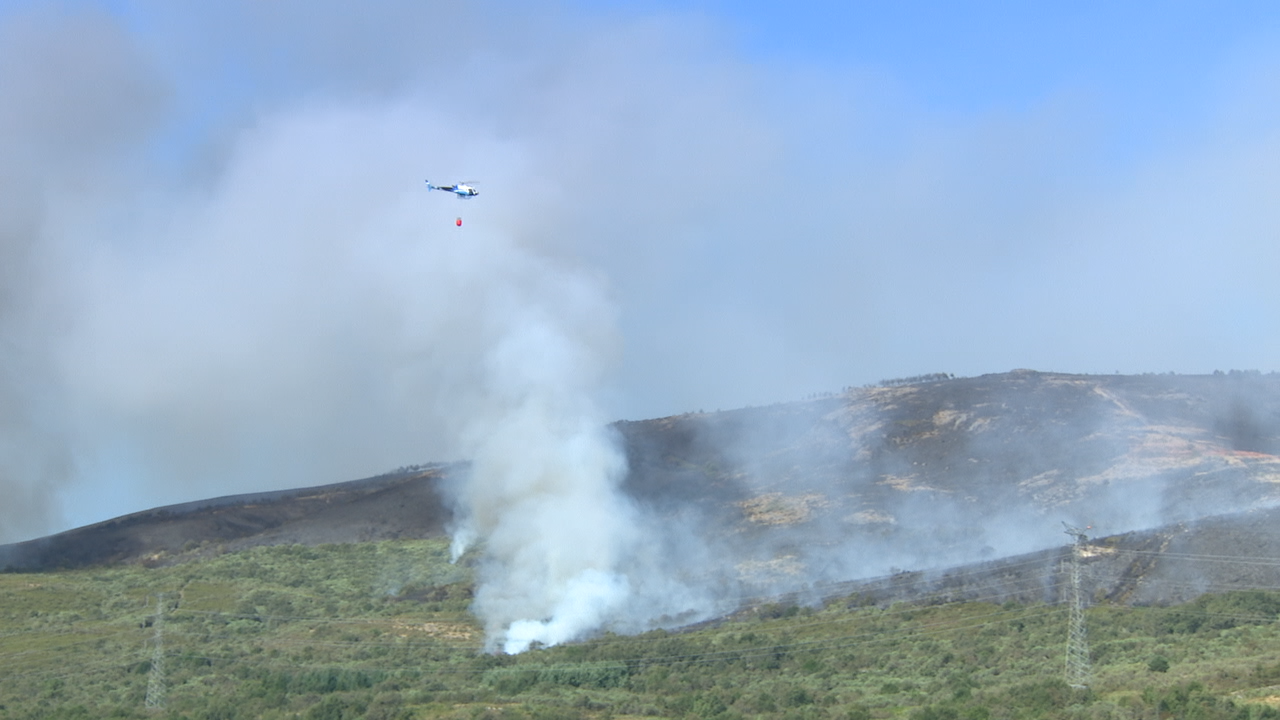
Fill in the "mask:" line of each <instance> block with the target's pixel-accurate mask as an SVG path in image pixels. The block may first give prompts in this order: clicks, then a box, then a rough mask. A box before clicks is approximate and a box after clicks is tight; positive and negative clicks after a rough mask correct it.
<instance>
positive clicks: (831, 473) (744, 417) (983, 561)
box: [0, 371, 1280, 603]
mask: <svg viewBox="0 0 1280 720" xmlns="http://www.w3.org/2000/svg"><path fill="white" fill-rule="evenodd" d="M915 380H916V381H914V382H911V381H895V382H889V383H885V384H882V385H881V386H877V387H868V388H855V389H849V390H847V391H844V392H841V393H838V394H830V395H827V396H823V397H818V398H814V399H809V400H804V401H799V402H791V403H783V404H777V405H772V406H767V407H757V408H746V409H740V410H732V411H726V412H715V413H694V414H686V415H680V416H673V417H667V418H661V419H656V420H646V421H639V422H620V423H617V424H616V426H615V427H616V429H617V431H618V435H619V437H620V439H621V442H622V444H623V445H624V447H625V452H626V455H627V458H628V462H629V465H630V471H629V474H628V475H627V477H626V480H625V484H624V489H625V491H626V493H627V494H628V495H629V496H630V497H631V498H632V499H633V500H634V501H635V502H636V503H637V504H638V505H639V506H640V507H641V508H642V509H643V510H644V511H645V512H647V513H649V514H651V515H652V516H654V517H659V518H662V517H666V518H679V523H680V524H681V527H684V528H689V529H690V533H691V534H692V536H693V537H695V538H696V539H697V541H698V542H700V543H702V544H703V545H704V546H705V547H706V548H707V549H708V551H709V552H708V555H709V556H713V557H716V558H719V561H720V562H722V563H723V567H722V568H721V570H722V571H724V572H730V573H732V575H733V577H734V579H735V581H737V582H740V583H742V587H743V589H744V592H747V593H748V594H756V595H759V596H769V595H776V594H779V593H802V594H811V595H812V594H819V595H824V594H839V593H847V592H850V591H852V589H853V588H854V587H855V585H857V586H861V585H862V583H863V582H864V581H865V583H866V590H867V592H868V593H870V594H871V595H873V596H876V597H882V598H892V599H895V600H905V599H910V597H911V596H912V595H913V594H915V593H917V592H936V591H938V589H939V588H945V589H947V591H948V592H951V593H954V594H957V596H964V595H965V594H971V595H973V596H987V595H992V594H994V595H1000V596H1002V597H1006V596H1007V599H1017V600H1020V601H1027V600H1032V599H1051V596H1053V595H1054V593H1056V592H1057V591H1058V590H1057V589H1056V583H1057V581H1056V580H1055V579H1054V578H1058V577H1060V567H1061V564H1062V561H1063V558H1064V557H1065V555H1064V553H1065V550H1064V546H1065V545H1066V543H1067V542H1068V541H1069V538H1068V537H1067V536H1066V535H1064V534H1063V529H1064V528H1063V523H1064V522H1066V523H1070V524H1072V525H1076V526H1079V527H1081V528H1088V529H1087V530H1086V532H1087V533H1088V534H1089V535H1092V536H1096V537H1098V538H1104V539H1102V540H1093V541H1091V544H1090V547H1091V548H1092V550H1091V555H1090V558H1089V562H1090V564H1091V565H1093V566H1096V570H1094V571H1093V573H1092V574H1093V575H1094V577H1095V580H1096V583H1097V590H1096V592H1097V593H1098V594H1099V596H1105V597H1106V598H1108V599H1110V600H1113V601H1119V602H1134V603H1152V602H1174V601H1180V600H1186V599H1189V598H1191V597H1194V596H1196V595H1197V594H1199V593H1200V592H1204V591H1207V590H1212V589H1224V588H1232V587H1273V586H1276V585H1277V584H1280V583H1277V582H1276V580H1277V578H1276V577H1274V575H1275V570H1274V568H1272V567H1270V566H1267V565H1256V564H1254V565H1250V564H1248V559H1249V558H1265V557H1275V556H1276V555H1277V550H1278V549H1280V531H1277V530H1275V528H1277V527H1280V522H1277V521H1278V520H1280V510H1274V509H1272V508H1274V507H1275V506H1276V505H1277V504H1278V503H1280V457H1277V454H1280V376H1277V375H1275V374H1270V375H1262V374H1259V373H1255V372H1234V371H1233V372H1231V373H1226V374H1215V375H1209V376H1177V375H1143V376H1121V375H1115V376H1085V375H1065V374H1055V373H1040V372H1032V371H1013V372H1010V373H1004V374H998V375H985V376H981V377H976V378H950V377H947V376H945V375H935V376H926V377H925V378H921V379H915ZM467 471H468V468H467V466H466V465H464V464H456V465H432V466H421V467H415V468H405V469H401V470H399V471H396V472H392V473H388V474H386V475H383V476H379V477H375V478H369V479H366V480H358V481H352V482H345V483H340V484H336V485H326V486H320V487H314V488H306V489H298V490H289V491H279V492H270V493H259V494H254V495H241V496H232V497H225V498H219V499H214V500H208V501H200V502H193V503H187V504H184V505H176V506H170V507H165V508H159V509H155V510H149V511H145V512H140V513H135V514H132V515H127V516H124V517H120V518H116V519H114V520H109V521H106V522H103V523H98V524H95V525H91V526H87V527H83V528H78V529H75V530H70V531H67V532H64V533H60V534H57V535H53V536H49V537H45V538H39V539H36V540H31V541H28V542H23V543H16V544H12V545H7V546H0V568H5V569H8V570H18V571H36V570H45V569H53V568H75V567H84V566H91V565H102V564H110V563H141V564H146V565H153V566H154V565H162V564H171V563H174V562H180V561H182V560H183V559H190V558H193V557H205V556H209V555H213V554H217V553H223V552H230V551H236V550H242V549H246V548H251V547H255V546H261V545H279V544H303V545H316V544H322V543H353V542H367V541H375V540H386V539H402V538H436V537H443V536H445V535H446V533H447V527H448V524H449V518H450V511H449V509H448V507H447V506H446V505H445V503H444V502H443V501H442V496H441V493H440V492H439V487H440V484H441V483H443V482H448V481H449V480H450V478H453V477H457V476H459V475H460V474H463V473H466V472H467ZM673 522H674V521H673ZM1210 556H1214V557H1218V558H1226V559H1239V560H1238V561H1231V562H1217V561H1206V560H1205V558H1206V557H1210ZM1242 563H1243V564H1242ZM948 568H959V569H957V570H952V571H951V572H950V573H948Z"/></svg>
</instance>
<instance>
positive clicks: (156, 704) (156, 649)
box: [146, 593, 165, 710]
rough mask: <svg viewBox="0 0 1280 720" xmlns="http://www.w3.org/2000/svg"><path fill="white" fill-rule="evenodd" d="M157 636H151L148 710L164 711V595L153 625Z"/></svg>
mask: <svg viewBox="0 0 1280 720" xmlns="http://www.w3.org/2000/svg"><path fill="white" fill-rule="evenodd" d="M152 627H153V628H155V634H154V635H152V636H151V645H152V646H151V672H149V673H148V674H147V701H146V708H147V709H148V710H163V709H164V695H165V683H164V593H161V594H160V595H158V596H157V597H156V619H155V622H154V623H153V624H152Z"/></svg>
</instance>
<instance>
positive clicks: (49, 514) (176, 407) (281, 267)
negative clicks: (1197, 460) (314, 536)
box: [0, 0, 1280, 539]
mask: <svg viewBox="0 0 1280 720" xmlns="http://www.w3.org/2000/svg"><path fill="white" fill-rule="evenodd" d="M1276 48H1280V6H1275V5H1274V4H1266V3H1231V4H1220V3H1217V4H1215V3H1207V2H1200V3H1165V4H1161V5H1159V6H1157V5H1155V4H1151V3H1076V4H1071V5H1068V4H1057V5H1050V4H1047V3H1034V4H1033V3H995V2H954V3H944V2H902V3H804V4H800V5H794V4H793V5H784V4H781V3H765V2H728V1H727V0H726V1H724V2H712V1H707V2H688V3H677V2H661V1H658V0H654V1H651V2H614V1H609V2H604V1H601V2H587V1H586V0H564V1H563V2H545V3H520V4H511V3H498V2H474V3H456V2H452V3H425V2H396V1H391V0H389V1H386V2H374V3H368V4H364V5H361V6H359V7H356V6H353V5H350V4H347V3H338V2H285V1H282V2H272V3H265V4H264V3H254V2H219V3H186V4H176V3H165V2H152V1H145V0H144V1H136V2H135V1H129V0H119V1H117V2H111V3H84V2H66V3H60V4H57V5H51V4H48V3H29V2H16V1H14V0H0V98H3V102H0V159H2V160H3V162H0V167H2V168H3V169H0V197H3V198H4V199H3V200H0V203H2V204H3V207H2V208H0V209H2V210H3V211H4V212H3V214H0V240H2V242H0V260H4V262H5V263H6V267H8V268H9V272H8V274H7V275H5V276H3V278H2V280H3V282H4V283H5V285H4V287H3V290H4V293H5V296H6V297H8V298H10V299H11V300H10V302H9V303H8V304H7V305H6V306H5V307H6V309H5V310H4V311H3V312H0V339H3V341H4V343H3V347H5V348H8V349H7V350H6V352H7V353H8V362H9V366H10V367H12V368H17V369H15V370H12V371H10V374H9V376H8V378H9V379H8V380H6V381H5V382H6V383H7V384H5V385H3V387H0V393H3V395H4V396H5V397H9V398H10V402H9V407H10V408H11V409H10V411H9V415H8V416H7V417H5V418H4V426H5V427H8V428H11V432H10V435H9V439H8V440H7V441H6V442H7V443H8V444H7V445H4V446H3V447H0V475H3V477H6V478H8V479H7V480H0V482H3V483H5V485H3V487H0V489H3V490H4V491H5V492H6V493H7V494H8V495H10V496H13V497H21V498H26V499H25V500H23V501H21V502H17V503H14V504H13V505H11V507H13V508H18V509H17V510H15V511H13V512H11V513H10V514H9V515H5V514H4V513H2V512H0V539H4V538H13V537H21V536H29V535H32V534H35V533H38V532H43V531H47V530H49V529H54V528H59V527H65V526H67V525H68V524H79V523H83V522H89V521H92V520H96V519H103V518H104V517H109V516H110V515H112V514H119V513H122V512H127V511H129V510H131V509H139V508H142V507H150V506H153V505H157V504H161V503H164V502H177V501H182V500H188V499H194V498H197V497H206V496H209V495H217V494H225V493H230V492H243V491H249V490H259V489H268V488H270V487H286V486H289V485H300V484H314V483H319V482H330V481H339V480H345V479H350V478H352V477H358V476H362V475H368V474H372V473H376V472H379V471H382V470H385V469H388V468H391V467H396V466H398V465H402V464H409V463H417V462H424V461H428V460H435V459H452V458H453V457H457V456H459V455H460V454H463V453H465V443H462V444H460V442H461V441H460V440H459V437H458V436H457V429H456V427H454V426H455V425H456V423H451V422H450V420H449V417H450V416H454V417H456V416H457V415H458V413H462V412H463V411H462V410H459V408H467V411H468V412H470V411H471V410H474V409H475V408H485V410H484V411H485V412H490V411H492V409H493V408H492V407H490V405H486V403H491V402H492V401H493V395H492V393H489V394H486V393H485V392H481V391H480V390H475V391H474V392H471V391H463V390H459V388H462V387H467V383H470V382H477V383H479V384H478V385H477V386H476V387H481V388H488V389H489V390H492V389H493V388H492V387H490V385H486V382H488V381H485V380H484V379H483V378H481V379H479V380H477V379H476V373H477V372H478V370H477V368H481V367H485V365H484V358H487V357H491V356H492V355H493V353H494V352H496V351H497V350H499V349H501V347H504V345H503V342H504V341H503V339H502V338H503V337H504V336H503V335H502V334H501V333H500V332H498V330H497V329H495V328H502V327H508V325H506V324H504V323H510V322H514V320H513V318H516V317H526V313H527V312H532V311H536V312H534V315H537V316H539V317H543V318H551V319H553V320H554V321H555V322H554V324H555V326H556V327H557V328H558V332H562V333H563V334H564V336H565V337H567V338H570V339H572V340H573V342H574V343H576V344H575V345H574V347H576V348H578V349H579V350H581V351H582V354H581V355H577V354H574V353H570V354H569V355H566V356H564V358H570V357H572V358H577V359H576V360H574V361H573V362H572V363H571V366H572V368H573V370H574V372H573V373H568V372H567V368H554V367H540V368H538V369H539V371H540V372H545V377H546V378H547V380H548V382H557V383H563V384H564V385H565V386H566V387H572V388H573V389H574V390H573V392H574V393H579V394H581V395H582V396H583V397H584V398H589V399H590V402H587V401H586V400H585V399H584V401H583V402H584V406H586V405H590V406H591V407H592V408H594V409H593V410H592V413H594V414H596V415H599V416H600V417H601V418H602V419H606V420H607V419H616V418H631V419H638V418H646V417H655V416H662V415H668V414H674V413H679V412H684V411H688V410H698V409H706V410H713V409H717V408H731V407H739V406H744V405H749V404H760V403H769V402H775V401H780V400H789V399H795V398H799V397H802V396H804V395H806V394H809V393H812V392H819V391H827V390H835V389H839V388H841V387H844V386H848V385H861V384H865V383H873V382H876V381H878V380H880V379H883V378H891V377H901V376H907V375H915V374H919V373H925V372H951V373H955V374H959V375H976V374H981V373H988V372H1002V371H1006V370H1009V369H1012V368H1017V367H1031V368H1035V369H1041V370H1056V371H1065V372H1095V373H1096V372H1104V373H1109V372H1115V371H1120V372H1126V373H1140V372H1166V371H1176V372H1183V373H1204V372H1212V371H1213V370H1215V369H1222V370H1227V369H1232V368H1256V369H1261V370H1264V371H1270V370H1275V369H1278V368H1277V362H1276V358H1277V353H1280V337H1278V336H1277V335H1276V333H1275V328H1276V327H1277V324H1278V323H1277V321H1278V320H1280V317H1278V314H1280V313H1278V308H1280V289H1278V288H1280V285H1277V284H1276V283H1275V282H1274V281H1273V279H1272V272H1271V268H1274V267H1276V266H1277V265H1280V209H1278V208H1280V203H1277V202H1276V199H1277V194H1280V170H1278V168H1280V51H1277V50H1276ZM425 178H430V179H432V180H441V181H447V180H451V179H465V180H477V181H479V182H480V185H481V187H482V190H483V193H482V196H481V197H480V198H478V199H477V200H476V201H474V202H467V203H466V204H460V201H459V202H454V201H452V199H451V198H441V197H439V196H437V195H435V194H432V195H431V196H426V195H425V193H423V192H422V180H423V179H425ZM445 200H448V201H449V202H441V201H445ZM463 213H465V215H466V224H465V226H464V228H463V230H462V231H458V229H457V228H456V227H455V226H454V221H455V217H457V216H458V215H459V214H463ZM463 239H465V241H462V240H463ZM503 308H505V310H502V309H503ZM531 309H532V310H531ZM503 313H505V314H503ZM477 328H481V329H484V331H483V332H482V331H479V330H477ZM489 331H492V332H495V333H498V334H496V335H493V336H489V335H486V334H485V333H486V332H489ZM564 358H562V359H564ZM553 371H554V372H553ZM540 377H541V376H540ZM490 380H492V378H491V379H490ZM499 385H501V384H500V383H499ZM464 414H465V413H464ZM593 417H594V415H593ZM335 438H340V439H341V440H339V441H335ZM174 477H182V478H184V479H183V480H182V481H180V482H179V481H175V480H173V478H174Z"/></svg>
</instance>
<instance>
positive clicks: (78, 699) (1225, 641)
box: [0, 541, 1280, 720]
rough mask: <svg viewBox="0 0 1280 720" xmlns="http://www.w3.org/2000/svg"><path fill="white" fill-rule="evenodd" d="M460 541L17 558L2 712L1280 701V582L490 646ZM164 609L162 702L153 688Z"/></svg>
mask: <svg viewBox="0 0 1280 720" xmlns="http://www.w3.org/2000/svg"><path fill="white" fill-rule="evenodd" d="M447 556H448V549H447V547H446V545H445V543H444V542H442V541H397V542H384V543H370V544H363V545H331V546H322V547H315V548H311V547H300V546H282V547H274V548H258V549H254V550H250V551H245V552H240V553H234V554H226V555H221V556H217V557H212V558H207V557H206V558H203V559H201V558H200V557H199V556H197V555H196V554H192V555H191V556H189V558H188V561H187V562H185V563H181V564H177V565H172V566H169V567H161V568H153V569H148V568H144V567H140V566H126V567H112V568H96V569H90V570H77V571H66V572H52V573H38V574H22V573H12V574H0V718H3V719H5V720H7V719H9V718H13V719H15V720H16V719H19V718H20V719H23V720H25V719H27V718H106V717H120V718H132V717H137V718H143V717H159V718H190V719H191V720H214V719H218V720H230V719H234V718H307V719H341V718H495V719H496V718H502V719H507V718H510V719H522V718H528V719H541V718H614V719H621V718H639V717H688V718H720V719H723V720H729V719H731V718H742V719H746V718H797V719H805V720H808V719H823V720H825V719H828V718H830V719H833V720H834V719H839V720H869V719H871V718H902V719H903V720H1001V719H1004V718H1009V719H1013V718H1017V719H1019V720H1022V719H1028V718H1044V719H1046V720H1056V719H1060V718H1061V719H1067V718H1071V719H1092V718H1099V719H1101V718H1134V719H1138V718H1157V717H1159V718H1197V719H1201V720H1216V719H1219V718H1222V719H1230V720H1245V719H1255V718H1280V622H1277V613H1280V593H1275V592H1256V591H1250V592H1235V593H1226V594H1220V595H1210V596H1205V597H1203V598H1201V599H1200V600H1197V601H1195V602H1193V603H1189V604H1187V605H1183V606H1179V607H1173V608H1124V607H1112V606H1098V607H1094V608H1091V609H1089V610H1088V612H1087V615H1088V623H1089V639H1090V644H1091V647H1092V655H1093V662H1094V665H1093V672H1094V677H1095V681H1094V683H1093V686H1092V688H1091V689H1090V690H1087V691H1081V690H1073V689H1071V688H1069V687H1067V686H1066V685H1065V684H1064V683H1063V681H1062V675H1063V662H1064V660H1063V653H1064V643H1065V635H1066V621H1067V618H1066V609H1065V608H1064V607H1057V606H1047V605H1026V606H1023V605H1017V604H1014V603H1006V604H1005V605H993V604H988V603H942V604H936V605H912V606H905V605H897V606H894V607H891V608H876V607H867V606H865V603H862V602H860V599H859V598H857V597H852V598H843V599H840V600H837V601H832V602H829V603H828V604H827V605H826V606H825V607H822V608H796V607H790V606H780V605H767V606H763V607H761V608H759V609H758V610H755V611H751V612H743V613H740V614H739V616H737V617H735V618H732V619H730V620H728V621H726V622H724V623H721V624H719V625H718V626H716V627H712V628H703V629H698V630H696V631H690V632H670V631H666V632H664V631H654V632H650V633H646V634H643V635H639V636H634V637H620V636H614V635H606V636H604V637H600V638H597V639H594V640H591V641H589V642H585V643H580V644H574V645H566V646H561V647H555V648H548V649H542V650H535V651H532V652H528V653H525V654H522V655H517V656H503V655H490V654H485V653H483V652H481V644H482V638H481V634H480V631H479V628H478V627H477V625H476V622H475V619H474V618H472V617H471V616H470V615H469V614H468V613H467V607H468V605H469V603H470V594H471V593H470V590H471V586H470V578H469V576H468V574H467V571H466V569H465V568H461V567H458V566H454V565H450V564H449V563H448V561H447ZM161 594H163V600H162V601H161V602H162V603H163V604H164V605H165V606H166V608H167V612H166V614H165V616H164V618H163V621H162V629H163V632H162V638H163V648H164V653H163V658H164V665H163V668H164V675H165V679H166V687H167V697H166V705H165V709H164V710H159V711H147V710H146V709H144V702H145V699H146V695H147V685H148V679H149V677H150V674H151V657H152V654H153V649H154V640H153V638H154V636H155V627H154V617H155V608H156V597H157V596H160V595H161Z"/></svg>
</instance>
